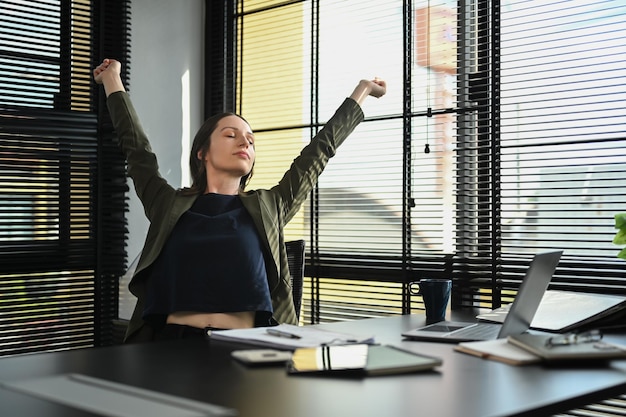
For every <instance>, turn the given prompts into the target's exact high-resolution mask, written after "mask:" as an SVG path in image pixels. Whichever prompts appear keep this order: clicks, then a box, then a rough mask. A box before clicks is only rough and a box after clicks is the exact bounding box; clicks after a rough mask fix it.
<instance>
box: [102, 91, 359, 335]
mask: <svg viewBox="0 0 626 417" xmlns="http://www.w3.org/2000/svg"><path fill="white" fill-rule="evenodd" d="M107 107H108V109H109V113H110V115H111V120H112V121H113V126H114V127H115V130H116V133H117V136H118V138H119V145H120V147H121V149H122V151H123V153H124V154H125V156H126V160H127V165H128V168H127V169H128V175H129V176H130V177H131V178H132V180H133V183H134V186H135V191H136V192H137V196H138V197H139V199H140V200H141V202H142V204H143V206H144V211H145V214H146V216H147V218H148V220H149V221H150V226H149V228H148V233H147V236H146V241H145V243H144V247H143V250H142V253H141V257H140V259H139V263H138V264H137V269H136V271H135V274H134V276H133V278H132V280H131V282H130V284H129V289H130V291H131V293H132V294H133V295H135V296H136V297H137V304H136V306H135V310H134V312H133V315H132V317H131V319H130V323H129V326H128V330H127V333H126V341H127V342H131V341H148V340H152V336H153V335H152V329H151V327H150V326H146V325H145V323H144V321H143V319H142V313H143V310H144V301H145V297H144V295H145V287H146V278H147V276H148V275H149V267H150V265H152V264H153V263H154V261H155V260H156V258H157V256H158V255H159V253H160V252H161V249H162V248H163V245H164V244H165V241H166V240H167V238H168V237H169V235H170V233H171V232H172V229H173V228H174V225H175V224H176V222H177V221H178V219H179V218H180V216H181V215H182V214H183V213H184V212H185V211H187V210H188V209H189V208H190V207H191V205H192V204H193V202H194V200H195V199H196V197H197V196H195V195H188V194H185V193H182V192H181V190H180V189H175V188H173V187H172V186H170V185H169V184H168V183H167V182H166V180H165V179H164V178H163V177H161V175H160V174H159V167H158V164H157V160H156V156H155V155H154V153H153V152H152V150H151V148H150V143H149V142H148V138H147V136H146V134H145V132H144V130H143V128H142V127H141V124H140V122H139V118H138V117H137V114H136V112H135V109H134V107H133V105H132V103H131V101H130V98H129V96H128V94H127V93H125V92H116V93H113V94H111V95H110V96H109V97H108V99H107ZM362 120H363V112H362V110H361V107H360V106H359V105H358V103H357V102H356V101H354V100H352V99H349V98H348V99H346V100H345V101H344V102H343V104H342V105H341V106H340V107H339V109H338V110H337V111H336V112H335V114H334V115H333V117H332V118H331V119H330V120H329V121H328V122H327V123H326V125H325V126H324V128H323V129H322V130H320V131H319V132H318V134H317V135H316V136H315V137H314V138H313V140H311V142H310V143H309V144H308V145H307V146H306V147H305V148H304V149H303V150H302V152H301V153H300V155H299V156H298V157H297V158H296V159H295V160H294V161H293V163H292V165H291V167H290V168H289V170H288V171H287V172H286V173H285V175H284V176H283V178H282V179H281V180H280V181H279V182H278V184H277V185H275V186H274V187H272V188H271V189H269V190H266V189H261V190H253V191H246V192H243V193H241V194H240V196H241V201H242V203H243V205H244V207H245V208H246V210H248V212H249V213H250V215H251V216H252V219H253V220H254V224H255V226H256V228H257V231H258V233H259V236H260V238H261V242H262V243H261V244H262V247H263V249H264V257H265V267H266V269H267V280H268V284H269V288H270V295H271V298H272V305H273V308H274V318H275V319H276V321H278V322H279V323H289V324H296V314H295V309H294V305H293V299H292V296H291V284H290V275H289V266H288V263H287V252H286V250H285V244H284V243H285V242H284V241H285V239H284V235H283V228H284V226H285V225H286V224H287V223H288V222H289V221H290V220H291V219H292V217H293V216H294V215H295V214H296V213H297V211H298V210H299V208H300V206H301V205H302V203H303V202H304V201H305V199H306V198H307V196H308V195H309V192H310V191H311V189H312V188H313V187H314V186H315V184H316V183H317V179H318V177H319V175H320V174H321V173H322V171H323V170H324V168H325V167H326V164H327V163H328V161H329V159H330V158H331V157H332V156H334V155H335V152H336V150H337V147H338V146H339V145H341V144H342V143H343V141H344V140H345V139H346V138H347V137H348V135H349V134H350V133H351V132H352V131H353V130H354V129H355V127H356V126H357V125H358V124H359V123H360V122H361V121H362Z"/></svg>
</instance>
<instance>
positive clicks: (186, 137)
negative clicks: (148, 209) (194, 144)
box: [180, 70, 193, 187]
mask: <svg viewBox="0 0 626 417" xmlns="http://www.w3.org/2000/svg"><path fill="white" fill-rule="evenodd" d="M180 84H181V86H180V87H181V89H180V91H181V95H180V99H181V103H180V108H181V110H182V117H181V120H182V126H181V129H180V130H181V137H180V146H181V153H180V171H181V172H180V185H181V187H188V186H190V185H191V174H190V172H189V152H190V151H191V144H190V140H191V139H192V138H193V136H192V135H191V128H190V125H191V115H190V110H189V109H190V93H189V90H190V86H189V70H187V71H185V73H184V74H183V76H182V77H181V78H180Z"/></svg>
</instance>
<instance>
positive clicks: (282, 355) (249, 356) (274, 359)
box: [230, 349, 292, 365]
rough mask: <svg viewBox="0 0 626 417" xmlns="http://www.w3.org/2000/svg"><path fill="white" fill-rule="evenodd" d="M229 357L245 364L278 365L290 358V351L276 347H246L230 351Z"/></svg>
mask: <svg viewBox="0 0 626 417" xmlns="http://www.w3.org/2000/svg"><path fill="white" fill-rule="evenodd" d="M230 355H231V357H232V358H233V359H236V360H237V361H239V362H241V363H244V364H246V365H280V364H284V363H287V362H288V361H290V360H291V355H292V352H291V351H286V350H278V349H246V350H235V351H233V352H231V354H230Z"/></svg>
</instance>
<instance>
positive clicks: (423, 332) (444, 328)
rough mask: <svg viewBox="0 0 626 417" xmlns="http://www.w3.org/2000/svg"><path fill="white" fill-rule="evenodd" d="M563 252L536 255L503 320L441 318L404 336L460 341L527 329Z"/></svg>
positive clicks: (503, 334)
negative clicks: (493, 321)
mask: <svg viewBox="0 0 626 417" xmlns="http://www.w3.org/2000/svg"><path fill="white" fill-rule="evenodd" d="M562 254H563V251H554V252H545V253H540V254H537V255H535V256H534V258H533V260H532V261H531V263H530V266H529V267H528V270H527V271H526V276H525V277H524V279H523V281H522V285H520V288H519V291H518V293H517V296H516V297H515V300H514V301H513V303H512V304H511V308H510V310H509V312H508V314H507V315H506V318H505V319H504V322H503V323H502V324H499V323H486V322H478V323H473V322H458V321H440V322H437V323H433V324H429V325H427V326H424V327H418V328H417V329H413V330H409V331H406V332H404V333H402V336H404V337H406V338H409V339H412V340H427V341H432V342H450V343H459V342H472V341H478V340H494V339H501V338H504V337H507V336H509V335H512V334H522V333H524V332H526V331H528V329H529V328H530V323H531V322H532V320H533V317H534V316H535V313H536V312H537V309H538V308H539V304H540V303H541V298H542V297H543V294H544V293H545V292H546V290H547V289H548V284H549V283H550V280H551V279H552V275H553V274H554V271H555V270H556V266H557V264H558V263H559V260H560V259H561V255H562Z"/></svg>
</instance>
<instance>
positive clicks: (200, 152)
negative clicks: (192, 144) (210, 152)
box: [196, 149, 204, 161]
mask: <svg viewBox="0 0 626 417" xmlns="http://www.w3.org/2000/svg"><path fill="white" fill-rule="evenodd" d="M196 158H198V159H199V160H200V161H202V160H203V159H204V153H203V152H202V149H200V150H199V151H198V153H197V154H196Z"/></svg>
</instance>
